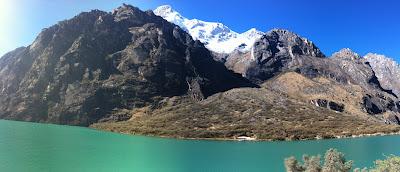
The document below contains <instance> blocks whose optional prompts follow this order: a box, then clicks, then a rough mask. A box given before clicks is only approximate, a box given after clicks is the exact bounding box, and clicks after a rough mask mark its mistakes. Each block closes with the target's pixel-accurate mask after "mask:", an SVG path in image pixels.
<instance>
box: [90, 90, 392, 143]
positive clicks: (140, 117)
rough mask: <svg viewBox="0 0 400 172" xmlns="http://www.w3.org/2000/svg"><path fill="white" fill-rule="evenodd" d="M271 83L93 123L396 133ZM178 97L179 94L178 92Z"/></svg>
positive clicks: (163, 130) (313, 134)
mask: <svg viewBox="0 0 400 172" xmlns="http://www.w3.org/2000/svg"><path fill="white" fill-rule="evenodd" d="M283 96H284V95H277V94H276V93H274V92H272V91H269V90H267V89H251V88H242V89H234V90H230V91H228V92H225V93H219V94H216V95H214V96H212V97H210V98H208V99H206V100H204V101H200V102H192V101H190V100H188V99H184V98H181V99H182V100H179V101H180V102H177V103H171V102H170V101H171V100H166V103H165V104H163V105H160V106H158V107H157V108H155V109H152V108H149V109H150V110H147V111H146V113H142V112H141V113H140V114H137V113H136V112H137V110H133V111H132V113H133V114H132V118H131V119H130V120H128V121H121V122H103V123H96V124H93V125H91V127H92V128H96V129H100V130H107V131H113V132H120V133H127V134H140V135H155V136H165V137H175V138H205V139H207V138H210V139H234V138H237V137H239V136H247V137H253V138H256V139H257V140H302V139H316V138H335V137H349V136H352V135H364V134H376V133H393V132H398V131H399V126H395V125H385V124H382V123H377V122H374V121H373V120H367V119H363V118H359V117H357V116H355V115H351V114H347V113H336V112H334V111H332V110H329V109H326V108H321V107H316V106H314V105H311V104H309V103H308V102H300V101H298V100H295V99H291V98H288V97H283ZM174 99H176V98H174Z"/></svg>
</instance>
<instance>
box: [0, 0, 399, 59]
mask: <svg viewBox="0 0 400 172" xmlns="http://www.w3.org/2000/svg"><path fill="white" fill-rule="evenodd" d="M122 3H128V4H132V5H134V6H138V7H139V8H141V9H142V10H147V9H154V8H156V7H157V6H159V5H164V4H169V5H171V6H172V7H173V8H174V9H176V10H177V11H178V12H180V13H181V14H182V15H183V16H185V17H187V18H198V19H201V20H205V21H218V22H221V23H224V24H225V25H227V26H228V27H230V28H231V29H232V30H234V31H236V32H243V31H246V30H248V29H249V28H252V27H255V28H257V29H259V30H261V31H268V30H270V29H272V28H284V29H289V30H291V31H293V32H295V33H298V34H299V35H301V36H304V37H307V38H309V39H310V40H312V41H313V42H314V43H315V44H316V45H317V46H318V47H320V48H321V50H322V51H323V52H324V53H325V54H326V55H331V54H332V53H333V52H335V51H338V50H340V49H341V48H345V47H348V48H351V49H352V50H354V51H355V52H357V53H359V54H361V55H365V54H366V53H368V52H375V53H379V54H384V55H387V56H389V57H392V58H395V59H396V60H397V61H398V62H399V61H400V1H397V0H301V1H300V0H255V1H234V0H229V1H228V0H201V1H194V0H193V1H184V0H1V4H0V24H1V27H0V54H4V53H6V52H8V51H10V50H12V49H15V48H17V47H19V46H27V45H29V44H30V43H31V42H32V41H33V40H34V38H35V37H36V35H37V34H38V33H39V32H40V31H41V30H42V28H45V27H49V26H51V25H53V24H55V23H56V22H58V21H60V20H64V19H68V18H71V17H73V16H75V15H76V14H78V13H79V12H81V11H88V10H90V9H101V10H105V11H111V10H112V9H114V8H116V7H118V6H120V5H121V4H122Z"/></svg>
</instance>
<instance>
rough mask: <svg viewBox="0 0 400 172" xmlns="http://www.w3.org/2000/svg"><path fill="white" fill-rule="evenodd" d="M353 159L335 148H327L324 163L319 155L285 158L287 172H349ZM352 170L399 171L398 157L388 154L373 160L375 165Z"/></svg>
mask: <svg viewBox="0 0 400 172" xmlns="http://www.w3.org/2000/svg"><path fill="white" fill-rule="evenodd" d="M352 164H353V161H347V160H346V159H345V157H344V154H343V153H341V152H338V151H337V150H336V149H329V150H328V151H326V153H325V156H324V163H323V164H322V163H321V157H320V156H319V155H318V156H308V155H304V156H303V163H300V162H298V161H297V159H296V158H295V157H289V158H287V159H285V168H286V171H287V172H350V171H351V169H352ZM354 172H400V157H398V156H394V155H391V156H388V157H387V158H386V159H385V160H377V161H375V166H374V167H372V168H370V169H367V168H363V169H360V168H356V169H354Z"/></svg>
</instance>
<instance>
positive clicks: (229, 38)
mask: <svg viewBox="0 0 400 172" xmlns="http://www.w3.org/2000/svg"><path fill="white" fill-rule="evenodd" d="M153 12H154V14H156V15H158V16H161V17H162V18H164V19H165V20H167V21H169V22H171V23H174V24H176V25H178V26H179V27H181V28H182V29H183V30H185V31H186V32H188V33H189V34H190V35H191V36H192V37H193V39H195V40H199V41H200V42H202V43H204V44H205V46H206V47H207V48H208V49H209V50H212V51H214V52H217V53H231V52H232V51H234V50H235V49H240V50H241V51H248V50H250V48H251V46H253V43H254V42H255V41H256V39H258V38H260V37H261V36H262V34H263V33H262V32H260V31H258V30H257V29H255V28H252V29H249V30H248V31H246V32H243V33H237V32H235V31H232V30H231V29H229V28H228V27H227V26H225V25H224V24H222V23H217V22H206V21H202V20H198V19H188V18H186V17H183V16H182V15H181V14H180V13H178V12H177V11H175V10H174V9H172V7H171V6H169V5H163V6H159V7H158V8H156V9H155V10H154V11H153Z"/></svg>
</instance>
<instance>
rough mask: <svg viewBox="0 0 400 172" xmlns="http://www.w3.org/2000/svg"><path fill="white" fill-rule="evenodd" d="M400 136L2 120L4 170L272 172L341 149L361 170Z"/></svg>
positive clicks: (392, 148)
mask: <svg viewBox="0 0 400 172" xmlns="http://www.w3.org/2000/svg"><path fill="white" fill-rule="evenodd" d="M398 145H400V136H379V137H365V138H354V139H332V140H317V141H295V142H284V141H279V142H235V141H202V140H177V139H165V138H155V137H144V136H130V135H123V134H116V133H110V132H101V131H96V130H93V129H88V128H82V127H71V126H60V125H49V124H37V123H27V122H15V121H6V120H0V171H7V172H14V171H16V172H18V171H23V172H24V171H27V172H46V171H57V172H59V171H60V172H62V171H65V172H70V171H94V172H101V171H106V172H112V171H118V172H119V171H129V172H253V171H254V172H267V171H284V166H283V159H284V158H285V157H288V156H291V155H295V156H296V157H298V158H300V157H301V155H302V154H311V155H314V154H323V153H324V152H325V151H326V149H328V148H337V149H339V151H342V152H344V153H345V154H346V157H347V158H348V159H352V160H354V164H355V166H357V167H363V166H371V165H372V164H373V161H374V160H375V159H382V158H384V155H390V154H395V155H398V154H400V149H398V148H397V146H398Z"/></svg>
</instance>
